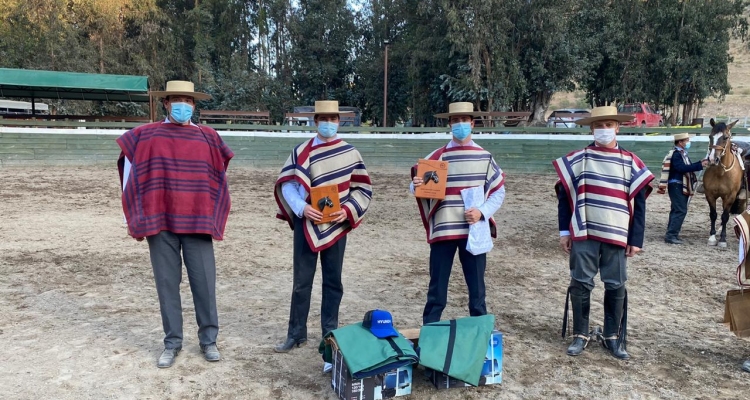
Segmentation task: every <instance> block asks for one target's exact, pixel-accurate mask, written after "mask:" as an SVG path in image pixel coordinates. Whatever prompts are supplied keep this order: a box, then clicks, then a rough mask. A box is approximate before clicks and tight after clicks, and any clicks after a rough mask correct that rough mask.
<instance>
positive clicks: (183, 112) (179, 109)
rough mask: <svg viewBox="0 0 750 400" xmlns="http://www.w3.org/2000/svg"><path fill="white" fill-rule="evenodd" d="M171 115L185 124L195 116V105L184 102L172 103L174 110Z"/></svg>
mask: <svg viewBox="0 0 750 400" xmlns="http://www.w3.org/2000/svg"><path fill="white" fill-rule="evenodd" d="M169 115H170V116H172V119H174V120H175V121H177V122H178V123H180V124H184V123H186V122H188V121H190V117H192V116H193V106H191V105H190V104H188V103H184V102H175V103H172V111H171V112H170V113H169Z"/></svg>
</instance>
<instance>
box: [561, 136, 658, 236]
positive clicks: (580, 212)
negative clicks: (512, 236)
mask: <svg viewBox="0 0 750 400" xmlns="http://www.w3.org/2000/svg"><path fill="white" fill-rule="evenodd" d="M552 164H553V165H554V166H555V170H556V171H557V175H558V177H559V178H560V183H561V184H562V187H563V188H565V194H566V196H567V197H568V202H569V203H570V206H571V211H572V214H573V215H572V218H571V221H570V233H571V236H572V239H573V240H586V239H595V240H598V241H601V242H605V243H610V244H614V245H617V246H621V247H626V246H627V244H628V231H629V229H630V221H631V219H632V218H633V202H634V199H635V195H636V194H638V192H639V191H640V190H641V189H643V188H644V187H647V189H648V192H647V193H646V195H647V196H648V193H650V192H651V187H650V186H648V184H649V183H650V182H651V181H652V180H653V179H654V175H653V174H652V173H651V172H650V171H649V170H648V168H646V165H645V164H643V161H641V159H639V158H638V156H636V155H635V154H633V153H631V152H629V151H627V150H622V149H619V148H612V149H610V148H605V147H597V146H593V145H592V146H589V147H586V148H585V149H582V150H577V151H574V152H572V153H570V154H568V155H567V156H565V157H561V158H558V159H557V160H555V161H553V162H552Z"/></svg>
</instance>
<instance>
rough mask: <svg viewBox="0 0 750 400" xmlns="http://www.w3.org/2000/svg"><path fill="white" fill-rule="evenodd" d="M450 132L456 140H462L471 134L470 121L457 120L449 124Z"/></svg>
mask: <svg viewBox="0 0 750 400" xmlns="http://www.w3.org/2000/svg"><path fill="white" fill-rule="evenodd" d="M451 133H452V134H453V137H455V138H456V139H458V140H464V139H466V137H467V136H469V135H470V134H471V122H458V123H455V124H451Z"/></svg>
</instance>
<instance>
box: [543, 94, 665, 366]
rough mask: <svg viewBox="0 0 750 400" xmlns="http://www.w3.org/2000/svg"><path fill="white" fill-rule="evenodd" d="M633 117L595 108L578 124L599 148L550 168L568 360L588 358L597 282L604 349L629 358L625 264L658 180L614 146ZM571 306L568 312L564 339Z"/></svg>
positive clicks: (636, 245)
mask: <svg viewBox="0 0 750 400" xmlns="http://www.w3.org/2000/svg"><path fill="white" fill-rule="evenodd" d="M631 119H632V116H630V115H619V114H617V108H616V107H597V108H594V109H593V110H592V111H591V117H589V118H585V119H581V120H578V121H576V123H577V124H579V125H591V130H592V133H593V135H594V143H593V144H591V145H589V146H588V147H586V148H584V149H582V150H578V151H574V152H572V153H570V154H568V155H567V156H565V157H561V158H558V159H557V160H555V161H553V162H552V164H553V165H554V166H555V170H556V171H557V175H558V177H559V178H560V181H559V182H558V183H557V185H556V186H555V190H556V191H557V198H558V200H559V203H558V217H559V228H560V245H561V246H562V248H563V250H564V251H565V252H566V253H568V254H570V277H571V280H570V286H569V288H568V296H569V298H570V300H571V303H572V305H573V335H574V337H573V342H572V343H571V345H570V347H568V355H571V356H577V355H579V354H581V353H582V352H583V350H584V349H585V348H586V345H587V344H588V342H589V340H590V339H591V335H590V334H589V309H590V297H591V290H593V288H594V277H595V276H596V274H597V272H600V273H601V280H602V282H604V289H605V291H604V333H603V336H602V345H603V346H604V347H605V348H606V349H607V350H609V352H610V353H611V354H612V355H613V356H615V357H616V358H619V359H623V360H627V359H629V358H630V355H628V353H627V351H626V348H625V345H626V342H625V337H626V325H627V323H626V322H627V291H626V289H625V281H626V280H627V267H626V257H632V256H634V255H636V254H637V253H638V252H639V251H640V250H641V247H643V234H644V228H645V222H646V197H647V196H648V194H649V193H650V192H651V189H652V188H651V186H649V183H650V182H651V181H652V180H653V179H654V176H653V175H652V174H651V172H650V171H649V170H648V168H646V166H645V165H644V164H643V162H642V161H641V160H640V159H639V158H638V157H637V156H636V155H635V154H633V153H631V152H629V151H627V150H625V149H623V148H622V147H620V146H619V144H618V143H617V140H616V135H617V132H618V131H619V122H623V121H629V120H631ZM567 314H568V304H567V300H566V304H565V317H564V321H563V336H565V333H566V327H567V318H568V315H567Z"/></svg>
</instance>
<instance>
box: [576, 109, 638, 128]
mask: <svg viewBox="0 0 750 400" xmlns="http://www.w3.org/2000/svg"><path fill="white" fill-rule="evenodd" d="M633 118H634V117H633V116H632V115H630V114H618V113H617V107H614V106H602V107H594V109H593V110H591V116H590V117H588V118H581V119H579V120H576V121H575V122H576V124H577V125H591V123H592V122H596V121H617V122H628V121H632V120H633Z"/></svg>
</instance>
